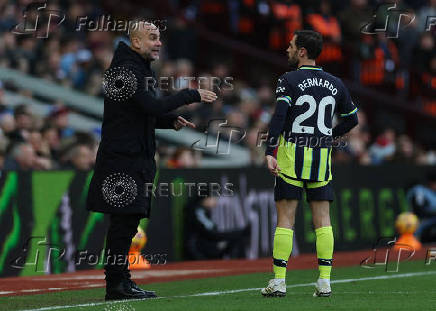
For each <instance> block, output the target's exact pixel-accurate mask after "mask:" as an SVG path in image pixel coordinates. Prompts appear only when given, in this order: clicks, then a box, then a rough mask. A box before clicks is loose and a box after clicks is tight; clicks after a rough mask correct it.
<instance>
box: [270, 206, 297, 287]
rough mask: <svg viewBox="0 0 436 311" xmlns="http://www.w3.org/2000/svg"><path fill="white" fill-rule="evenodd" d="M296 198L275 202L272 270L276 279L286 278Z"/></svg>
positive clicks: (292, 235) (292, 236)
mask: <svg viewBox="0 0 436 311" xmlns="http://www.w3.org/2000/svg"><path fill="white" fill-rule="evenodd" d="M297 205H298V201H297V200H281V201H277V202H276V209H277V227H276V231H275V234H274V246H273V270H274V277H275V278H276V279H283V280H284V279H285V278H286V267H287V264H288V259H289V256H290V255H291V252H292V242H293V238H294V231H293V227H294V223H295V211H296V209H297Z"/></svg>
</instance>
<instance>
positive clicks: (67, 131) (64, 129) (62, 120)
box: [48, 105, 74, 139]
mask: <svg viewBox="0 0 436 311" xmlns="http://www.w3.org/2000/svg"><path fill="white" fill-rule="evenodd" d="M68 115H69V110H68V108H67V107H65V106H63V105H56V106H55V107H53V110H52V112H51V113H50V115H49V117H48V120H49V122H50V124H51V125H52V126H53V127H54V128H56V129H57V131H58V134H59V137H60V139H63V138H69V137H71V136H72V135H73V134H74V130H73V129H72V128H71V127H69V125H68Z"/></svg>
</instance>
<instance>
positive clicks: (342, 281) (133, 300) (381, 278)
mask: <svg viewBox="0 0 436 311" xmlns="http://www.w3.org/2000/svg"><path fill="white" fill-rule="evenodd" d="M433 274H436V271H428V272H411V273H402V274H393V275H380V276H372V277H366V278H357V279H342V280H332V281H331V283H332V284H336V283H351V282H360V281H372V280H386V279H397V278H407V277H414V276H426V275H433ZM314 285H315V283H302V284H293V285H288V286H286V287H287V288H295V287H305V286H314ZM258 290H261V287H258V288H242V289H233V290H225V291H216V292H205V293H198V294H191V295H183V296H171V297H159V299H164V298H189V297H201V296H217V295H226V294H234V293H241V292H251V291H258ZM135 301H143V299H129V300H121V301H112V302H95V303H82V304H77V305H66V306H52V307H42V308H37V309H25V310H20V311H49V310H60V309H71V308H77V307H95V306H101V305H105V304H115V303H125V302H135Z"/></svg>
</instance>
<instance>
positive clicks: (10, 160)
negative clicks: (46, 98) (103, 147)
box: [0, 90, 98, 171]
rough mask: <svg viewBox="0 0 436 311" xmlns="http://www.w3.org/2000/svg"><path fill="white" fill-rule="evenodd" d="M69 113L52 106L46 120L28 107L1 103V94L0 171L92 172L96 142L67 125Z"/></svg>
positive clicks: (0, 98) (0, 93)
mask: <svg viewBox="0 0 436 311" xmlns="http://www.w3.org/2000/svg"><path fill="white" fill-rule="evenodd" d="M69 113H70V112H69V111H68V109H67V108H65V107H64V106H62V105H54V106H53V107H51V109H50V111H49V112H48V114H47V115H46V116H45V117H41V116H39V115H36V114H33V113H32V112H31V110H30V107H29V106H27V105H24V104H19V105H16V106H14V107H9V106H7V105H5V104H4V101H3V91H2V90H1V91H0V129H1V132H0V169H5V170H33V169H35V170H50V169H77V170H84V171H87V170H90V169H92V167H93V165H94V162H95V157H96V152H97V146H98V145H97V140H96V139H95V137H94V135H93V134H90V133H85V132H78V131H74V130H73V129H72V128H70V127H69V126H68V114H69Z"/></svg>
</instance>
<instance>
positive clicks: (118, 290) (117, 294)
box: [104, 279, 157, 300]
mask: <svg viewBox="0 0 436 311" xmlns="http://www.w3.org/2000/svg"><path fill="white" fill-rule="evenodd" d="M132 282H133V281H132ZM156 297H157V296H156V294H155V293H154V292H147V291H142V290H141V291H138V290H136V289H134V288H133V287H132V285H131V283H130V280H126V279H124V280H121V281H119V282H117V283H112V282H111V283H107V285H106V296H105V297H104V299H105V300H122V299H147V298H156Z"/></svg>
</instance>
